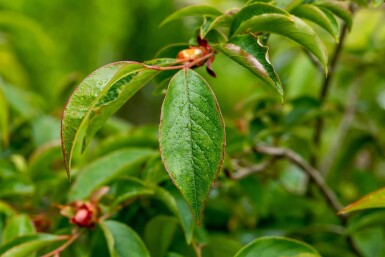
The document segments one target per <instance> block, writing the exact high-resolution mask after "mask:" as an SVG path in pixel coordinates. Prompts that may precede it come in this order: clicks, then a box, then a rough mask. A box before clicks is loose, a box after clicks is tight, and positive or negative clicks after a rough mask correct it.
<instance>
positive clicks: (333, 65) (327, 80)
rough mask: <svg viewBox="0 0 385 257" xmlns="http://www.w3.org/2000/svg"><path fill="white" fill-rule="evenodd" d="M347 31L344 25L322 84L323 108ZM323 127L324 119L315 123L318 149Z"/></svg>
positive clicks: (315, 137)
mask: <svg viewBox="0 0 385 257" xmlns="http://www.w3.org/2000/svg"><path fill="white" fill-rule="evenodd" d="M347 31H348V26H347V25H346V24H344V25H343V27H342V31H341V35H340V43H339V44H337V46H336V49H335V50H334V53H333V56H332V58H331V61H330V64H329V67H328V70H329V74H328V76H326V77H325V78H324V80H323V83H322V87H321V92H320V95H319V101H320V104H321V106H322V105H323V103H324V102H325V99H326V97H327V94H328V92H329V90H330V85H331V81H332V79H333V77H334V73H335V71H336V66H337V62H338V60H339V57H340V55H341V52H342V47H343V44H344V41H345V38H346V35H347ZM323 127H324V120H323V118H322V117H319V118H318V119H317V120H316V123H315V128H314V136H313V143H314V145H315V146H316V148H318V147H319V145H320V142H321V135H322V131H323ZM311 163H312V164H313V165H315V164H316V163H317V158H316V156H312V160H311Z"/></svg>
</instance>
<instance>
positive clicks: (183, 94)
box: [159, 69, 225, 222]
mask: <svg viewBox="0 0 385 257" xmlns="http://www.w3.org/2000/svg"><path fill="white" fill-rule="evenodd" d="M159 141H160V149H161V154H162V160H163V162H164V164H165V167H166V169H167V171H168V173H169V175H170V176H171V178H172V180H173V182H174V184H175V185H176V187H177V188H178V189H179V190H180V191H181V192H182V194H183V196H184V197H185V199H186V201H187V202H188V204H189V206H190V208H191V211H192V213H193V216H194V218H195V220H196V222H200V221H201V218H202V212H203V209H204V206H205V202H206V199H207V196H208V194H209V192H210V189H211V187H212V185H213V184H214V182H215V180H216V178H217V176H218V173H219V171H220V168H221V166H222V162H223V157H224V148H225V130H224V123H223V119H222V115H221V112H220V110H219V106H218V103H217V100H216V98H215V96H214V94H213V92H212V90H211V89H210V87H209V85H208V84H207V83H206V81H204V79H203V78H202V77H201V76H200V75H199V74H197V73H196V72H195V71H193V70H190V69H184V70H181V71H179V72H178V73H177V74H176V75H175V76H174V77H173V79H172V80H171V82H170V85H169V88H168V91H167V94H166V97H165V99H164V102H163V105H162V114H161V122H160V129H159Z"/></svg>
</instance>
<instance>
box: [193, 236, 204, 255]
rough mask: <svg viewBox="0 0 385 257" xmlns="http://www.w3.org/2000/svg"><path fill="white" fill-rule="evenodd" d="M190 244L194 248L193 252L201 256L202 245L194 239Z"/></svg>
mask: <svg viewBox="0 0 385 257" xmlns="http://www.w3.org/2000/svg"><path fill="white" fill-rule="evenodd" d="M192 246H193V248H194V250H195V254H196V255H197V257H202V246H201V245H198V244H197V242H196V241H195V239H193V240H192Z"/></svg>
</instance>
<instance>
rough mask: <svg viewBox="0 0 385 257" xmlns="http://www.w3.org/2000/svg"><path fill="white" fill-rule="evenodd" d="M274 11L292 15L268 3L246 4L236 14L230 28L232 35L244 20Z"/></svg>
mask: <svg viewBox="0 0 385 257" xmlns="http://www.w3.org/2000/svg"><path fill="white" fill-rule="evenodd" d="M272 13H275V14H282V15H286V16H288V17H289V16H290V14H289V13H288V12H286V11H285V10H283V9H281V8H278V7H276V6H274V5H271V4H267V3H253V4H250V5H248V6H246V7H245V8H243V9H242V10H240V11H239V12H238V13H237V15H235V17H234V21H233V23H232V25H231V28H230V35H233V34H234V32H235V31H236V30H237V29H238V28H239V26H240V25H241V24H242V23H243V22H245V21H247V20H249V19H251V18H253V17H257V16H259V15H267V14H272Z"/></svg>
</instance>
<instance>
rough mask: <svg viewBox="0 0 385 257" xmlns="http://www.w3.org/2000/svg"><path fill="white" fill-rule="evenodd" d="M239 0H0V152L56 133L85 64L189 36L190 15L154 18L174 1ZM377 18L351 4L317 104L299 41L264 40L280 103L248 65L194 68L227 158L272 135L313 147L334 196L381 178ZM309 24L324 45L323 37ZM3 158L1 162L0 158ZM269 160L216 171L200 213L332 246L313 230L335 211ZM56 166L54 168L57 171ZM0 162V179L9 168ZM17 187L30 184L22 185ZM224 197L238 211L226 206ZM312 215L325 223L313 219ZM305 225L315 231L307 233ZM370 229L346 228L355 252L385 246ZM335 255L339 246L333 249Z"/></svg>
mask: <svg viewBox="0 0 385 257" xmlns="http://www.w3.org/2000/svg"><path fill="white" fill-rule="evenodd" d="M245 2H246V1H227V0H200V1H187V0H145V1H140V0H113V1H103V0H83V1H79V0H55V1H47V0H12V1H9V0H8V1H7V0H0V142H1V143H0V160H1V159H2V158H4V159H6V158H10V159H11V160H12V163H13V164H12V165H14V166H17V168H18V169H20V170H23V167H24V166H25V165H27V164H26V160H27V159H28V158H29V157H30V155H31V153H32V152H33V151H34V150H35V149H38V148H39V146H42V145H44V144H45V143H47V142H52V141H54V140H58V139H59V133H60V128H59V126H60V117H61V112H62V110H63V108H64V105H65V103H66V101H67V99H68V98H69V96H70V94H71V92H72V91H73V90H74V89H75V87H76V85H77V84H78V83H79V82H80V81H81V80H82V79H83V78H84V77H85V76H86V75H88V74H89V73H91V72H92V71H93V70H95V69H97V68H99V67H100V66H102V65H105V64H107V63H111V62H115V61H120V60H134V61H144V60H150V59H152V58H153V57H154V56H155V54H156V52H157V51H158V50H159V49H161V48H162V47H164V46H166V45H168V44H172V43H179V42H188V41H189V40H190V38H191V37H192V35H193V33H194V29H195V26H196V25H197V22H196V20H194V19H185V20H180V21H178V22H174V23H172V24H168V25H167V26H165V27H162V28H159V27H158V24H159V23H160V22H161V21H162V20H163V19H164V18H165V17H166V16H167V15H169V14H170V13H172V12H173V11H174V10H177V9H179V8H181V7H183V6H186V5H189V4H209V5H213V6H216V7H217V8H219V9H221V10H223V11H224V10H226V9H228V8H231V7H237V6H238V7H240V6H241V5H243V4H244V3H245ZM384 24H385V11H384V7H379V8H376V9H370V8H362V9H360V10H359V11H358V12H357V14H356V15H355V18H354V25H353V29H352V31H350V32H349V35H348V38H347V40H346V42H345V45H344V49H343V52H342V55H341V58H340V61H339V65H337V68H336V70H335V77H334V80H333V82H332V84H331V91H330V92H329V95H328V98H327V102H326V103H323V107H322V108H321V107H320V102H319V101H318V95H319V90H320V87H321V84H322V81H323V79H324V77H323V76H324V75H323V74H321V73H320V72H319V71H318V70H317V67H315V66H314V65H313V64H312V62H311V61H310V60H309V58H308V57H307V55H306V54H305V53H304V51H303V50H302V49H300V47H299V46H298V45H297V44H295V43H293V42H291V41H289V40H287V39H284V38H283V37H280V36H275V35H273V36H272V37H271V39H270V41H269V47H270V56H271V59H272V62H273V64H274V65H275V67H276V69H277V72H278V74H279V75H280V78H281V81H282V84H283V86H284V89H285V93H286V96H285V103H284V104H281V102H280V99H279V97H278V96H277V95H276V94H275V93H274V92H272V91H271V90H269V89H268V88H266V87H265V86H264V85H263V84H262V82H261V81H260V80H258V79H256V78H255V77H254V76H253V75H252V74H251V73H250V72H249V71H247V70H246V69H244V68H242V67H240V66H238V65H237V64H235V63H233V62H232V61H231V60H229V59H227V58H226V57H224V56H222V55H218V56H217V58H216V61H215V63H214V70H215V71H216V73H217V78H216V79H214V78H210V77H209V76H207V74H205V72H204V70H203V69H201V68H200V69H198V70H199V71H200V72H201V73H202V75H203V76H204V77H205V78H206V79H207V80H208V81H209V83H210V85H211V86H212V87H213V90H214V91H215V94H216V95H217V98H218V101H219V104H220V106H221V109H222V112H223V114H224V117H225V120H226V125H227V127H228V128H227V133H228V135H227V137H228V147H227V151H228V153H229V156H230V157H234V158H236V157H237V156H236V154H237V151H239V149H240V148H241V147H240V146H239V145H238V144H240V143H241V140H243V139H244V137H246V138H247V140H249V141H250V142H253V143H255V142H269V143H271V142H275V140H276V139H277V138H278V140H279V141H280V143H281V145H282V146H286V147H289V148H291V149H293V150H295V151H297V152H299V153H300V154H302V155H303V156H304V158H309V157H310V155H311V154H312V153H317V154H318V155H319V156H320V159H321V164H320V167H319V168H320V169H321V170H326V171H327V174H326V179H327V180H328V182H329V184H330V185H331V187H332V188H333V189H334V190H335V191H336V193H337V195H338V196H339V197H340V198H341V200H342V201H343V203H344V204H347V203H350V202H351V201H353V200H355V199H357V198H358V197H359V196H362V195H364V194H366V193H368V192H370V191H373V190H375V189H377V188H379V187H381V186H383V185H384V182H385V172H384V171H385V158H384V148H385V147H384V146H385V134H384V129H385V126H384V121H385V118H384V117H385V76H384V74H385V65H384V63H385V61H384V60H385V25H384ZM314 28H315V29H316V31H317V33H319V34H320V35H321V38H322V40H323V41H324V43H325V44H326V46H327V48H328V52H329V53H332V52H333V49H334V47H335V42H333V39H332V38H331V37H330V36H329V35H328V34H326V33H325V32H324V31H323V30H322V29H320V28H319V27H316V26H314ZM171 57H174V56H171ZM154 88H155V86H154V84H153V83H150V85H148V86H147V87H145V88H144V89H143V90H141V91H140V92H139V93H138V94H137V95H135V97H134V98H132V99H131V100H130V101H129V102H128V103H127V104H126V105H125V106H124V107H123V108H122V109H121V110H120V111H119V113H118V115H117V116H118V117H119V118H120V119H123V120H125V121H128V122H130V123H133V124H143V123H154V124H157V123H158V122H159V114H160V105H161V102H162V99H163V96H159V95H157V96H155V95H153V90H154ZM350 111H351V114H349V112H350ZM319 115H322V117H324V118H325V122H326V123H325V131H324V134H323V138H322V144H321V147H320V149H314V147H313V146H312V144H311V140H312V135H313V130H312V129H311V128H312V125H313V123H314V119H315V117H318V116H319ZM119 126H122V127H124V126H126V123H124V122H122V121H121V120H119V119H116V118H115V119H113V120H112V121H110V123H109V124H107V126H106V128H104V130H102V132H101V133H105V134H104V135H108V134H109V133H110V134H111V131H112V132H114V131H117V130H118V129H116V128H117V127H119ZM103 131H104V132H103ZM155 135H156V134H155ZM240 138H241V140H240ZM242 142H243V141H242ZM23 158H24V159H23ZM254 161H255V162H257V161H259V160H254ZM4 163H6V162H5V161H4V162H0V167H1V165H3V164H4ZM7 163H8V161H7ZM7 165H8V164H7ZM23 165H24V166H23ZM4 167H5V166H4ZM61 168H62V167H61ZM275 168H276V169H275V170H273V171H271V172H270V173H267V174H266V175H262V176H261V177H258V178H254V177H252V178H250V179H249V180H243V181H241V182H240V183H233V182H231V181H230V182H229V181H222V182H223V184H221V186H222V188H221V189H218V188H214V191H213V194H212V199H211V200H210V199H209V201H208V208H207V211H206V216H207V223H208V224H207V226H208V228H209V229H212V230H214V231H215V230H217V231H220V232H223V231H225V232H226V233H227V232H229V231H230V232H232V233H234V234H236V235H237V236H238V237H239V238H241V241H242V242H247V241H250V240H251V239H252V238H255V237H256V236H258V235H261V234H283V233H286V235H295V236H297V237H304V238H306V240H307V241H310V242H311V243H314V244H315V245H316V246H317V248H318V249H323V251H324V252H325V253H331V255H330V256H332V253H333V252H334V251H335V249H334V248H333V247H331V246H330V242H334V241H335V240H337V239H335V238H339V236H336V235H335V234H333V236H330V235H328V234H327V235H325V234H322V233H329V232H330V231H329V230H333V229H336V227H334V226H332V225H333V223H336V218H335V214H334V213H332V212H331V211H330V210H328V208H327V207H326V206H325V204H324V203H323V202H322V201H318V202H313V201H314V199H311V198H306V197H307V196H308V195H306V188H307V186H308V184H307V179H306V178H305V177H304V176H303V174H302V173H301V172H299V171H298V169H296V168H295V167H293V166H292V165H289V164H286V165H281V166H278V165H277V167H275ZM278 170H279V171H280V172H276V171H278ZM60 171H61V172H63V173H62V174H63V178H64V170H63V169H61V170H60ZM2 172H3V173H2V174H1V176H2V177H6V176H7V173H6V172H7V169H3V170H2ZM4 174H5V175H4ZM64 179H65V178H64ZM21 185H24V186H25V185H26V184H21ZM1 188H3V189H1ZM5 188H6V186H4V185H3V184H1V181H0V196H1V195H7V192H6V189H5ZM1 190H3V191H1ZM7 190H8V189H7ZM10 190H11V189H10ZM23 190H25V191H26V192H29V193H31V192H32V191H33V190H32V189H28V188H27V186H25V187H24V188H23ZM23 190H21V191H23ZM28 190H29V191H28ZM4 192H5V193H4ZM27 194H28V193H27ZM319 198H320V197H318V200H319ZM321 199H322V197H321ZM214 200H215V201H214ZM234 206H236V207H237V208H238V209H239V211H238V210H235V211H234V212H231V210H233V209H234V208H235V207H234ZM292 206H295V208H293V207H292ZM282 210H285V211H284V212H282ZM369 214H370V213H369ZM356 218H357V220H359V219H360V216H356ZM317 222H321V223H322V222H324V223H322V226H321V227H322V228H321V229H320V228H319V227H317V226H316V225H317ZM313 223H314V224H315V225H314V224H313ZM309 224H310V225H309ZM325 224H328V225H330V224H332V225H330V226H326V225H325ZM307 225H309V226H308V227H306V226H307ZM256 227H258V230H257V229H255V228H256ZM303 227H305V229H302V228H303ZM338 228H340V227H337V229H338ZM312 229H313V230H317V229H319V230H321V231H324V232H322V233H321V235H319V234H316V235H315V236H314V237H313V238H311V239H310V240H309V238H308V235H309V234H310V233H312ZM370 229H371V230H370ZM370 229H369V230H368V229H367V230H364V231H363V232H362V231H360V232H359V233H357V235H356V238H357V242H358V243H359V244H360V246H361V248H362V249H363V250H362V251H363V252H365V254H366V255H365V256H369V257H373V256H376V255H371V254H372V253H373V252H376V251H377V252H383V253H385V247H384V245H383V240H385V232H384V229H383V228H381V227H374V226H373V227H371V228H370ZM282 231H284V232H282ZM325 231H326V232H325ZM218 234H220V233H218ZM367 238H369V239H368V240H365V239H367ZM378 238H380V239H378ZM381 240H382V241H381ZM368 241H371V242H369V243H368ZM327 242H328V243H329V244H328V243H327ZM317 244H318V245H317ZM344 254H346V253H345V252H344V251H343V250H341V255H338V256H345V255H344ZM326 256H328V255H326ZM346 256H348V255H346Z"/></svg>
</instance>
